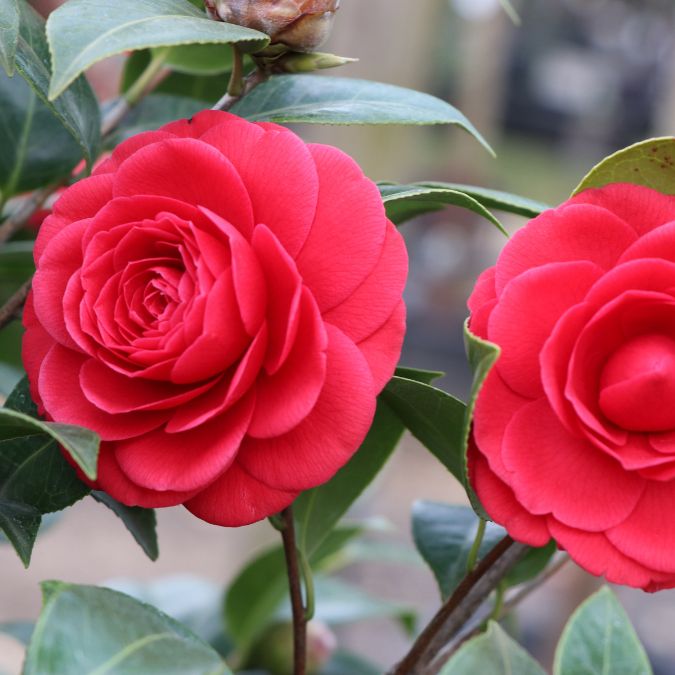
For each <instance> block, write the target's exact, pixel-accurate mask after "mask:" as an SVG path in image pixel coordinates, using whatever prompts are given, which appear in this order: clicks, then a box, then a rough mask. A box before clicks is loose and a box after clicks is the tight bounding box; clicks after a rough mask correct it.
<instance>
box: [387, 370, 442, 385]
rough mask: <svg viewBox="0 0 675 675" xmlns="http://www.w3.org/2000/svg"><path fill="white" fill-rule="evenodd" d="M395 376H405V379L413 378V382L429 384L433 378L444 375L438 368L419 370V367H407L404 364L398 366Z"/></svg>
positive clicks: (436, 378)
mask: <svg viewBox="0 0 675 675" xmlns="http://www.w3.org/2000/svg"><path fill="white" fill-rule="evenodd" d="M395 375H396V377H405V378H406V379H407V380H415V382H423V383H424V384H431V383H432V382H433V381H434V380H438V379H439V378H441V377H443V376H444V375H445V373H444V372H442V371H440V370H421V369H419V368H408V367H406V366H399V367H398V368H397V369H396V373H395Z"/></svg>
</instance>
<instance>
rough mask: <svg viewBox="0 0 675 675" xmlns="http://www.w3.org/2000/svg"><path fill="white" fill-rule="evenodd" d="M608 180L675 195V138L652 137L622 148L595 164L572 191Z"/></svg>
mask: <svg viewBox="0 0 675 675" xmlns="http://www.w3.org/2000/svg"><path fill="white" fill-rule="evenodd" d="M609 183H634V184H635V185H644V186H645V187H648V188H652V189H653V190H658V191H659V192H663V193H664V194H667V195H672V194H675V138H672V137H667V138H650V139H649V140H647V141H642V142H640V143H636V144H635V145H631V146H630V147H628V148H624V149H623V150H619V152H616V153H614V154H613V155H610V156H609V157H607V158H605V159H603V160H602V162H600V163H599V164H598V165H597V166H595V167H593V168H592V169H591V171H590V172H589V173H588V175H586V177H585V178H584V179H583V180H582V181H581V183H580V184H579V185H578V186H577V188H576V189H575V190H574V192H573V193H572V194H575V195H576V194H579V192H583V190H586V189H588V188H600V187H604V186H605V185H608V184H609Z"/></svg>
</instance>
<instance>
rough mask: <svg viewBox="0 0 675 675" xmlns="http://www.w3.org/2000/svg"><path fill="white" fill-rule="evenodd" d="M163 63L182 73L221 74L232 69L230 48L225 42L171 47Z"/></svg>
mask: <svg viewBox="0 0 675 675" xmlns="http://www.w3.org/2000/svg"><path fill="white" fill-rule="evenodd" d="M165 64H166V65H167V66H168V67H169V68H171V70H173V71H174V72H176V73H183V74H184V75H222V74H223V73H227V72H229V71H230V70H232V48H231V47H230V46H229V45H227V44H212V45H182V46H179V47H171V49H169V52H168V55H167V56H166V61H165ZM223 84H226V83H225V81H223Z"/></svg>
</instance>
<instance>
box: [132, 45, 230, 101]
mask: <svg viewBox="0 0 675 675" xmlns="http://www.w3.org/2000/svg"><path fill="white" fill-rule="evenodd" d="M148 63H150V51H149V50H143V51H138V52H134V53H133V54H132V55H131V56H130V57H129V58H128V59H127V60H126V63H125V65H124V71H123V73H122V82H121V87H120V90H121V92H123V93H124V92H126V91H127V90H128V89H129V87H131V85H132V84H133V83H134V82H135V81H136V80H137V79H138V77H139V76H140V74H141V73H142V72H143V70H145V68H146V66H147V65H148ZM228 79H229V78H228V76H227V74H226V73H223V74H222V75H186V74H184V73H177V72H173V73H171V74H170V75H169V76H168V77H166V78H165V79H163V80H162V81H161V82H160V83H159V85H157V87H155V89H154V92H153V93H154V94H155V95H158V94H170V95H171V96H179V97H182V98H188V99H196V101H197V102H198V103H199V104H200V105H201V107H202V108H210V107H211V106H212V105H213V104H214V103H215V102H216V101H217V100H218V99H220V97H221V96H222V95H223V94H224V93H225V90H226V89H227V84H228Z"/></svg>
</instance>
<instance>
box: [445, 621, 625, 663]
mask: <svg viewBox="0 0 675 675" xmlns="http://www.w3.org/2000/svg"><path fill="white" fill-rule="evenodd" d="M478 673H481V674H484V675H488V673H489V675H546V673H545V671H544V670H543V668H542V667H541V666H540V665H539V664H538V663H537V662H536V661H535V660H534V659H533V658H532V657H531V656H530V655H529V654H528V653H527V652H526V651H525V650H524V649H523V648H522V647H521V646H520V645H519V644H517V643H516V642H514V641H513V639H511V638H510V637H509V636H508V635H507V634H506V633H505V632H504V631H503V630H502V629H501V628H500V627H499V625H498V624H496V623H494V622H491V623H490V625H489V626H488V630H487V632H486V633H484V634H483V635H479V636H478V637H476V638H474V639H473V640H469V642H467V643H465V644H464V645H462V646H461V647H460V648H459V649H458V650H457V653H456V654H455V655H454V656H453V657H452V658H451V659H450V660H449V661H448V663H447V664H446V665H445V666H444V668H443V669H442V670H441V671H440V673H439V675H478ZM575 675H581V673H575ZM612 675H614V673H612Z"/></svg>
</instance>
